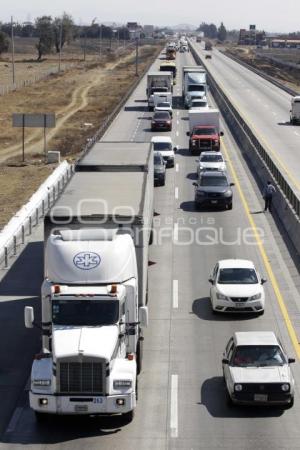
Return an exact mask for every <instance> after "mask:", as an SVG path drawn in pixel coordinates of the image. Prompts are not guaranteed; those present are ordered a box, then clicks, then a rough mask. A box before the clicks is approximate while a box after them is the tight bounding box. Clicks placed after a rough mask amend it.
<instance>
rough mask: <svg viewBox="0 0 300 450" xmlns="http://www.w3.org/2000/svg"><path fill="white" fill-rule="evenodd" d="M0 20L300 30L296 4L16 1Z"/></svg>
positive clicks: (258, 0)
mask: <svg viewBox="0 0 300 450" xmlns="http://www.w3.org/2000/svg"><path fill="white" fill-rule="evenodd" d="M0 11H1V12H0V21H2V22H7V21H9V20H10V17H11V16H13V17H14V20H15V21H18V22H23V21H27V20H31V21H34V19H35V18H36V17H39V16H41V15H51V16H60V15H61V14H62V13H63V12H64V11H65V12H67V13H68V14H70V15H71V16H72V17H73V19H74V21H75V22H76V23H78V24H90V23H91V22H92V20H93V19H95V18H96V22H98V23H102V22H116V23H120V24H121V23H126V22H128V21H129V22H139V23H141V24H142V25H145V24H147V25H148V24H150V25H156V26H162V25H167V26H172V25H178V24H182V23H187V24H191V25H195V26H198V25H199V24H200V23H201V22H208V23H215V24H216V25H219V24H220V22H221V21H223V22H224V25H225V26H226V28H227V29H240V28H248V26H249V25H250V24H255V25H256V28H257V29H259V30H265V31H269V32H288V31H298V30H300V20H299V19H300V0H284V1H283V0H246V1H245V0H186V1H184V0H149V1H145V0H109V1H107V0H105V1H104V0H84V2H81V1H74V0H51V1H49V0H48V1H45V0H26V1H24V0H23V1H22V0H15V1H13V2H12V3H10V2H7V1H5V2H4V1H3V3H2V5H1V10H0Z"/></svg>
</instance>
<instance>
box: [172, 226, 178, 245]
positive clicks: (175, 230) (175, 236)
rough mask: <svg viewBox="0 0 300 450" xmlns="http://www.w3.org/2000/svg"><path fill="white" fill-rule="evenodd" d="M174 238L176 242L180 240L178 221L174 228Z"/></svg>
mask: <svg viewBox="0 0 300 450" xmlns="http://www.w3.org/2000/svg"><path fill="white" fill-rule="evenodd" d="M173 239H174V242H177V241H178V223H177V222H176V223H174V230H173Z"/></svg>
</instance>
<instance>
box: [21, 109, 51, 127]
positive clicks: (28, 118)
mask: <svg viewBox="0 0 300 450" xmlns="http://www.w3.org/2000/svg"><path fill="white" fill-rule="evenodd" d="M13 127H25V128H54V127H55V114H52V113H51V114H13Z"/></svg>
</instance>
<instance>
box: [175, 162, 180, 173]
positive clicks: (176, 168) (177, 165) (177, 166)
mask: <svg viewBox="0 0 300 450" xmlns="http://www.w3.org/2000/svg"><path fill="white" fill-rule="evenodd" d="M175 170H176V172H179V164H178V163H176V166H175Z"/></svg>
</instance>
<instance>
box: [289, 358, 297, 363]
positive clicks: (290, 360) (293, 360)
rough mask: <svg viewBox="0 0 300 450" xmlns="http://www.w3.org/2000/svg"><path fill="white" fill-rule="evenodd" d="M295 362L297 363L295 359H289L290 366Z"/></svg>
mask: <svg viewBox="0 0 300 450" xmlns="http://www.w3.org/2000/svg"><path fill="white" fill-rule="evenodd" d="M294 362H296V360H295V358H289V359H288V363H289V364H292V363H294Z"/></svg>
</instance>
